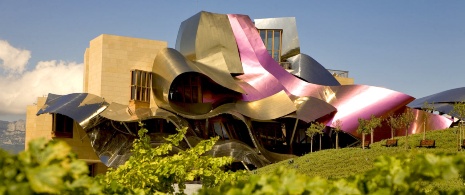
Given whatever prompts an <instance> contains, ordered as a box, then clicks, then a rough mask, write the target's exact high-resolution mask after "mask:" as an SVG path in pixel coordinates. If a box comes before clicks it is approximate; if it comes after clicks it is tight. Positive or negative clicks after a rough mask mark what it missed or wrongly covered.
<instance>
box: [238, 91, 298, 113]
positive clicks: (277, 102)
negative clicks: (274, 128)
mask: <svg viewBox="0 0 465 195" xmlns="http://www.w3.org/2000/svg"><path fill="white" fill-rule="evenodd" d="M236 108H237V110H238V111H239V112H240V113H241V114H243V115H246V116H248V117H250V118H253V119H257V120H271V119H276V118H279V117H282V116H285V115H287V114H289V113H291V112H295V111H296V108H295V106H294V102H292V101H291V99H289V97H288V96H287V94H286V93H285V92H284V91H282V92H279V93H276V94H274V95H272V96H270V97H266V98H263V99H261V100H257V101H251V102H244V101H241V102H237V103H236Z"/></svg>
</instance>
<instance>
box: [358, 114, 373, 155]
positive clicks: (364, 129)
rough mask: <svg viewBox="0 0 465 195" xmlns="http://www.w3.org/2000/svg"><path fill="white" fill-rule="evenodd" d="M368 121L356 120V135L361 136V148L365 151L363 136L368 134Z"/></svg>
mask: <svg viewBox="0 0 465 195" xmlns="http://www.w3.org/2000/svg"><path fill="white" fill-rule="evenodd" d="M369 125H370V124H369V121H368V120H365V119H363V118H359V119H358V127H357V133H361V134H362V148H363V149H365V134H367V133H369V132H370V126H369Z"/></svg>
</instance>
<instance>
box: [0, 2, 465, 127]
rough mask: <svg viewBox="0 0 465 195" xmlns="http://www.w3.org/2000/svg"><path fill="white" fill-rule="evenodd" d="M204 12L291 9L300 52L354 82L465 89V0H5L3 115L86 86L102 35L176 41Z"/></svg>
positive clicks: (260, 14) (0, 37)
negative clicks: (88, 62)
mask: <svg viewBox="0 0 465 195" xmlns="http://www.w3.org/2000/svg"><path fill="white" fill-rule="evenodd" d="M202 10H203V11H209V12H216V13H224V14H226V13H238V14H245V15H249V16H250V17H251V18H252V19H254V18H271V17H290V16H294V17H296V20H297V29H298V33H299V40H300V46H301V52H302V53H306V54H308V55H310V56H312V57H313V58H315V59H316V60H317V61H319V62H320V63H321V64H322V65H323V66H325V67H326V68H328V69H338V70H348V71H349V76H350V77H353V78H354V79H355V83H356V84H366V85H373V86H381V87H386V88H389V89H392V90H396V91H400V92H403V93H406V94H409V95H412V96H414V97H416V98H421V97H424V96H427V95H431V94H434V93H437V92H441V91H444V90H447V89H452V88H457V87H465V1H458V0H456V1H453V0H452V1H432V0H422V1H420V0H412V1H403V0H392V1H369V0H359V1H346V0H344V1H342V0H341V1H332V0H329V1H311V0H301V1H276V0H267V1H263V0H251V1H222V0H195V1H194V0H191V1H160V0H157V1H155V0H154V1H86V0H84V1H33V0H30V1H24V0H15V1H5V0H0V90H1V91H2V92H1V93H0V102H2V103H0V120H7V121H8V120H16V119H19V118H25V117H24V113H25V111H26V105H27V104H32V103H34V101H35V97H37V96H42V95H45V94H46V93H47V92H54V93H71V92H81V90H82V89H80V88H81V87H82V63H83V55H84V51H85V48H86V47H88V45H89V41H90V40H92V39H93V38H95V37H97V36H98V35H100V34H115V35H122V36H131V37H138V38H147V39H155V40H165V41H168V44H169V46H170V47H174V45H175V42H176V36H177V32H178V28H179V25H180V23H181V22H182V21H184V20H185V19H187V18H189V17H190V16H192V15H194V14H196V13H197V12H199V11H202ZM2 49H3V50H2ZM13 54H15V55H14V56H15V58H14V59H11V58H12V57H11V56H12V55H13ZM5 61H8V62H5ZM37 78H40V79H37ZM12 94H13V95H12ZM13 108H15V109H13Z"/></svg>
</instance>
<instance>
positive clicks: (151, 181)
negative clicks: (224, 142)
mask: <svg viewBox="0 0 465 195" xmlns="http://www.w3.org/2000/svg"><path fill="white" fill-rule="evenodd" d="M140 126H141V127H142V128H141V130H139V137H140V138H139V139H137V140H135V141H134V144H133V149H132V150H131V152H132V155H131V157H130V159H129V160H128V161H126V163H125V164H123V165H121V166H119V167H118V168H117V169H110V170H109V171H108V172H107V174H106V175H105V176H104V177H101V178H100V182H101V183H102V184H103V185H104V186H110V187H107V188H106V189H105V190H106V191H105V192H107V193H120V192H123V193H127V192H131V191H132V192H134V193H146V194H154V193H161V192H163V193H174V188H173V185H174V184H178V187H179V189H180V191H181V193H183V191H184V189H185V188H186V186H185V182H188V181H194V180H196V179H200V180H201V181H202V184H203V187H214V186H216V185H218V184H221V183H222V182H225V181H228V182H232V183H234V182H235V181H236V180H237V179H238V178H240V177H241V176H242V174H243V172H236V173H232V172H225V171H223V169H222V168H223V167H224V166H225V165H228V164H230V163H231V162H232V158H230V157H218V158H213V157H211V156H206V155H204V153H205V152H207V151H209V150H211V149H212V147H213V145H214V144H215V142H216V141H217V140H218V138H217V137H215V138H211V139H209V140H204V141H201V142H200V143H198V144H197V145H196V146H195V147H193V148H191V149H188V150H186V151H181V152H179V153H177V154H174V155H171V156H169V155H168V153H169V152H170V151H171V150H172V148H173V146H177V145H178V144H179V142H180V141H182V140H183V138H184V135H185V133H186V131H187V127H185V128H182V129H178V133H177V134H174V135H170V136H169V137H168V138H166V141H167V142H166V143H163V144H161V145H160V146H158V147H156V148H153V147H151V145H150V137H149V136H147V135H146V133H147V129H145V128H143V125H142V124H140ZM111 185H113V187H111ZM121 186H123V187H121ZM126 188H127V189H129V190H127V191H125V189H126Z"/></svg>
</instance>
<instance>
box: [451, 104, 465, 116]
mask: <svg viewBox="0 0 465 195" xmlns="http://www.w3.org/2000/svg"><path fill="white" fill-rule="evenodd" d="M451 113H452V114H454V115H457V116H458V117H459V118H460V119H461V120H465V102H464V101H462V102H456V103H455V104H454V109H453V110H452V112H451Z"/></svg>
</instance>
